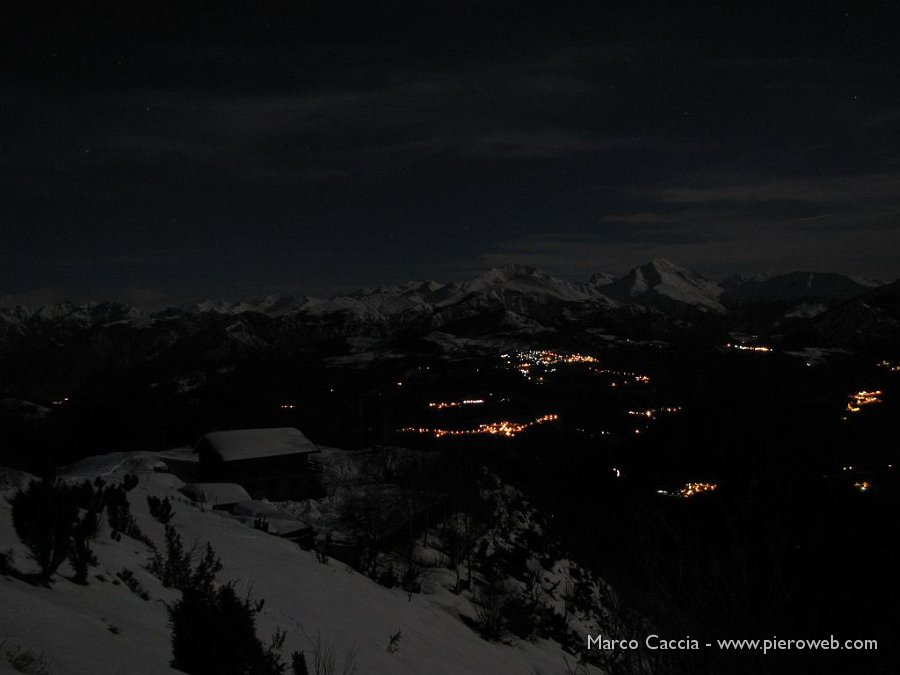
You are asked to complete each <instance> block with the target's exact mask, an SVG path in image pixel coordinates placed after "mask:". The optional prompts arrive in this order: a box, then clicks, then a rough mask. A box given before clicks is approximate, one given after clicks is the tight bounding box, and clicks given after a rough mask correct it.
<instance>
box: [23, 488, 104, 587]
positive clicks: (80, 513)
mask: <svg viewBox="0 0 900 675" xmlns="http://www.w3.org/2000/svg"><path fill="white" fill-rule="evenodd" d="M10 503H11V504H12V517H13V527H14V528H15V530H16V534H17V535H18V536H19V539H21V540H22V543H23V544H25V545H26V546H27V547H28V550H29V552H30V555H31V558H32V559H33V560H34V561H35V562H36V563H37V564H38V566H39V567H40V568H41V571H40V574H38V575H37V579H38V580H39V581H40V582H41V583H44V584H47V583H49V581H50V577H52V576H53V574H55V573H56V570H58V569H59V566H60V565H62V563H63V562H64V561H65V560H66V558H68V559H69V561H70V562H71V563H72V567H73V569H74V570H75V576H74V578H73V581H75V582H77V583H81V584H85V583H87V571H88V567H89V566H91V565H96V564H97V559H96V557H95V556H94V553H93V551H92V550H91V547H90V540H91V539H93V538H94V536H95V535H96V534H97V529H98V526H99V523H100V520H99V512H100V510H102V504H103V499H102V495H98V494H97V492H96V491H95V490H94V488H93V487H92V486H91V484H90V483H88V482H84V483H82V484H81V485H77V486H76V485H68V484H66V483H63V482H62V481H58V480H51V479H44V480H41V481H31V482H30V483H29V484H28V486H27V487H26V488H25V489H20V490H19V491H18V492H16V494H15V496H14V497H13V498H12V500H10Z"/></svg>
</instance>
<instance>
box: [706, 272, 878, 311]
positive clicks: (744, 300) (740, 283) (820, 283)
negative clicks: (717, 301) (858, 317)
mask: <svg viewBox="0 0 900 675" xmlns="http://www.w3.org/2000/svg"><path fill="white" fill-rule="evenodd" d="M878 285H879V284H878V282H875V281H871V280H867V279H860V278H854V277H849V276H845V275H843V274H830V273H818V272H791V273H788V274H779V275H775V276H757V277H750V278H743V277H729V278H728V279H725V280H723V281H722V288H723V289H724V292H723V294H722V301H723V302H724V303H725V304H726V305H728V306H729V307H730V306H738V305H746V304H753V303H770V302H785V303H801V302H804V301H806V302H807V303H808V304H813V302H814V301H818V302H819V303H821V302H823V301H839V300H849V299H850V298H854V297H856V296H858V295H861V294H863V293H866V292H868V291H870V290H872V289H873V288H875V287H877V286H878Z"/></svg>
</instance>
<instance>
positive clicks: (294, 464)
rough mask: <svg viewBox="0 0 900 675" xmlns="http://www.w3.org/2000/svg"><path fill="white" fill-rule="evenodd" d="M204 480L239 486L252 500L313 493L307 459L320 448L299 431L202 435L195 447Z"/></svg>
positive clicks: (223, 432)
mask: <svg viewBox="0 0 900 675" xmlns="http://www.w3.org/2000/svg"><path fill="white" fill-rule="evenodd" d="M197 452H198V453H199V455H200V473H201V475H202V476H203V479H204V480H207V481H214V482H229V483H239V484H240V485H242V486H243V487H244V489H246V490H247V492H248V493H250V496H251V497H253V498H254V499H263V498H266V499H276V500H277V499H303V498H305V497H309V496H312V495H313V494H315V492H316V489H315V486H316V482H315V480H314V479H313V475H312V472H311V470H310V466H309V461H308V460H309V456H310V455H311V454H313V453H316V452H319V449H318V448H317V447H316V446H315V445H314V444H313V443H312V442H311V441H310V440H309V439H308V438H307V437H306V436H304V435H303V434H302V433H301V432H300V430H299V429H295V428H293V427H279V428H274V429H234V430H231V431H213V432H210V433H208V434H204V435H203V437H202V438H201V439H200V442H199V443H198V444H197Z"/></svg>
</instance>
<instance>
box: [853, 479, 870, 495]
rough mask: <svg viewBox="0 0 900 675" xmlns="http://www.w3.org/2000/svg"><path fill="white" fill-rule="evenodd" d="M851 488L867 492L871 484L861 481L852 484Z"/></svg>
mask: <svg viewBox="0 0 900 675" xmlns="http://www.w3.org/2000/svg"><path fill="white" fill-rule="evenodd" d="M853 487H855V488H856V489H857V490H859V491H860V492H868V491H869V490H870V489H871V487H872V484H871V483H870V482H869V481H867V480H862V481H859V482H857V483H854V484H853Z"/></svg>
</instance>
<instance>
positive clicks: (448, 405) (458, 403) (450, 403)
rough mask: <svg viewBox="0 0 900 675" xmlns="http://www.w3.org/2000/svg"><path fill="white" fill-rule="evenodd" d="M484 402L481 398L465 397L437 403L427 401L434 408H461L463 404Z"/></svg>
mask: <svg viewBox="0 0 900 675" xmlns="http://www.w3.org/2000/svg"><path fill="white" fill-rule="evenodd" d="M483 403H484V399H483V398H467V399H463V400H462V401H446V402H443V401H442V402H439V403H429V404H428V407H429V408H434V409H435V410H444V409H446V408H461V407H462V406H465V405H481V404H483Z"/></svg>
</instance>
